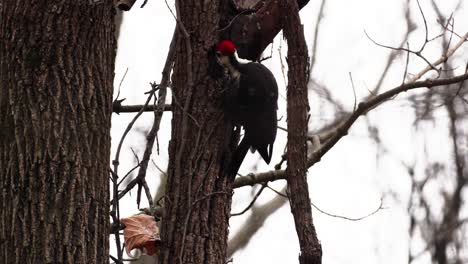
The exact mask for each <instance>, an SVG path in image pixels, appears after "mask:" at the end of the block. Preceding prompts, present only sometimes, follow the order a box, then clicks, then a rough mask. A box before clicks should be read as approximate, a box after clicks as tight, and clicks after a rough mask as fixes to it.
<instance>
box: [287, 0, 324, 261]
mask: <svg viewBox="0 0 468 264" xmlns="http://www.w3.org/2000/svg"><path fill="white" fill-rule="evenodd" d="M282 2H283V4H284V5H283V7H284V10H286V11H285V13H286V14H287V16H286V17H285V18H284V20H283V21H284V27H283V32H284V36H285V38H286V40H287V43H288V56H287V58H286V60H287V62H288V67H289V70H288V87H287V102H288V106H287V117H288V120H287V122H288V143H287V149H288V151H287V153H286V156H287V160H288V167H287V168H286V179H287V181H288V191H289V200H290V204H291V211H292V214H293V216H294V222H295V224H296V232H297V236H298V238H299V245H300V250H301V251H300V254H299V263H301V264H320V263H322V248H321V245H320V242H319V241H318V238H317V233H316V232H315V227H314V223H313V221H312V208H311V206H310V198H309V189H308V187H309V186H308V184H307V144H306V142H307V127H308V125H307V112H308V111H309V103H308V97H307V82H308V74H309V64H308V55H307V46H306V41H305V38H304V29H303V26H302V25H301V19H300V17H299V9H298V6H297V3H296V2H295V1H291V0H283V1H282Z"/></svg>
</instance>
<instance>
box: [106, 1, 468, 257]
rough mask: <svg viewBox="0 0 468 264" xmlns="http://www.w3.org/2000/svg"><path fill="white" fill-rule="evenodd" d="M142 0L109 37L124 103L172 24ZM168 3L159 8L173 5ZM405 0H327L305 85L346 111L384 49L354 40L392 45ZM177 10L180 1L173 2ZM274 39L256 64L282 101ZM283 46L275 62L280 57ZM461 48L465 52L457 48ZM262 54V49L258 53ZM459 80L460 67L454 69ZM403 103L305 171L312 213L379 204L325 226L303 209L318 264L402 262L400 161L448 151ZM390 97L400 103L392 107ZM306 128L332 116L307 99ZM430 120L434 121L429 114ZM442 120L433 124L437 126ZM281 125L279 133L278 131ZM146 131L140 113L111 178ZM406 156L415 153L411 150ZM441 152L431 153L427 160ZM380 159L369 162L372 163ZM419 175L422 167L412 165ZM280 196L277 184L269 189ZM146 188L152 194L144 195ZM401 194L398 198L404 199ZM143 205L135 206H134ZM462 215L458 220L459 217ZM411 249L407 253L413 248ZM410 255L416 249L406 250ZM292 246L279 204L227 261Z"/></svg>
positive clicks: (140, 95)
mask: <svg viewBox="0 0 468 264" xmlns="http://www.w3.org/2000/svg"><path fill="white" fill-rule="evenodd" d="M141 2H142V1H137V3H136V4H135V6H134V7H133V9H132V10H131V11H130V12H127V13H125V16H124V23H123V27H122V29H121V35H120V39H119V49H118V55H117V60H116V71H115V72H116V79H115V86H116V90H117V87H118V84H119V82H120V79H121V78H122V76H123V74H124V72H125V71H126V69H127V68H128V74H127V76H126V78H125V80H124V82H123V84H122V88H121V93H120V98H127V100H126V101H125V103H127V104H142V103H143V102H144V99H145V98H146V97H145V95H144V92H145V91H148V90H149V88H150V86H149V82H153V81H156V82H159V81H160V79H161V71H162V68H163V65H164V62H165V58H166V55H167V51H168V47H169V43H170V40H171V36H172V32H173V28H174V26H175V21H174V18H173V17H172V15H171V13H170V12H169V10H168V8H167V7H166V5H165V3H164V1H148V4H147V6H146V7H145V8H143V9H141V8H139V6H140V4H141ZM172 2H173V1H169V3H170V6H171V7H173V3H172ZM405 2H406V1H405V0H353V1H342V0H341V1H340V0H327V1H326V7H325V12H324V19H323V20H322V24H321V33H320V35H319V40H318V46H317V54H315V56H316V60H317V61H316V65H315V68H314V72H313V75H312V78H313V79H314V80H317V81H318V82H320V83H321V84H324V85H326V86H327V87H329V88H330V90H331V92H332V94H333V95H334V96H335V97H336V98H338V99H339V100H340V101H341V102H342V103H343V104H344V105H345V107H346V110H351V109H352V108H353V104H354V97H353V90H352V88H351V83H350V80H349V73H351V74H352V76H353V80H354V85H355V88H356V93H357V97H358V100H359V98H362V97H364V96H367V95H368V93H369V92H368V90H370V89H372V88H373V87H374V85H375V84H376V82H377V80H378V79H379V77H380V74H381V72H382V71H383V68H384V66H385V61H386V58H387V56H388V54H389V50H386V49H383V48H380V47H377V46H376V45H374V44H372V43H371V42H370V41H369V40H368V39H367V38H366V36H365V35H364V30H366V31H367V32H368V33H369V35H370V36H372V37H373V39H375V40H377V41H379V42H380V43H385V44H387V45H393V46H396V45H398V44H399V43H400V42H401V40H402V38H403V32H404V31H405V26H404V23H405V22H404V9H403V6H404V4H405ZM410 2H411V3H410V4H411V9H412V12H413V13H414V14H415V15H414V17H415V21H416V22H417V26H418V29H417V30H416V32H415V33H414V34H412V35H411V36H410V39H409V42H410V46H411V47H413V48H415V49H416V48H417V47H418V45H420V44H421V43H422V42H423V40H424V27H423V23H422V19H421V17H420V15H418V12H419V11H418V9H417V5H416V1H415V0H411V1H410ZM420 2H421V5H422V8H423V10H424V11H425V15H426V19H427V23H428V27H429V36H430V37H432V36H435V35H437V34H439V33H440V32H441V28H440V26H438V24H437V21H436V15H435V14H434V13H433V11H432V8H431V6H430V1H429V0H420ZM437 2H438V3H441V9H442V11H443V13H444V14H445V15H446V16H447V17H448V16H449V15H450V13H452V12H454V11H455V10H454V6H455V3H456V2H458V1H455V0H439V1H437ZM182 3H183V1H182ZM319 4H320V1H318V0H311V1H310V3H309V4H308V5H307V6H306V7H305V8H304V9H303V10H302V11H301V18H302V22H303V24H304V26H305V29H304V30H305V34H306V39H307V42H308V45H309V49H310V48H311V45H312V40H313V31H314V29H315V23H316V20H317V13H318V7H319ZM467 11H468V10H467V5H466V3H464V4H463V5H462V8H461V9H458V10H456V12H455V13H454V17H455V30H456V31H457V32H459V33H461V34H463V33H465V32H466V31H468V15H467V14H468V12H467ZM281 38H282V36H281V35H278V37H277V38H276V39H275V41H274V49H273V58H272V59H270V60H268V61H266V62H265V65H266V66H267V67H269V68H270V69H271V70H272V71H273V73H274V74H275V76H276V78H277V81H278V84H279V85H280V94H282V95H284V96H285V90H284V83H285V81H284V79H283V75H282V73H281V67H280V63H279V54H278V51H277V50H278V45H279V42H280V39H281ZM285 46H286V45H285V44H284V41H283V52H282V54H283V56H284V55H285V54H286V47H285ZM465 46H468V45H465ZM428 51H432V52H428V53H427V54H426V55H427V57H428V58H430V59H432V60H433V59H435V58H437V57H438V56H440V53H439V45H438V44H437V43H436V42H434V44H432V45H431V46H430V47H428ZM266 53H268V54H269V53H270V47H269V48H267V49H266ZM457 54H464V55H463V57H462V58H464V61H465V62H466V61H467V54H468V48H467V47H464V48H462V49H460V50H459V53H457ZM405 56H406V55H405V54H403V56H400V57H399V60H398V62H397V63H396V64H394V66H393V67H392V69H391V70H390V74H389V76H388V78H386V79H385V81H384V85H383V89H390V88H392V87H395V86H396V85H399V84H400V83H401V78H402V75H403V70H404V60H405ZM424 66H425V65H424V64H423V63H422V62H421V61H420V60H417V59H413V60H411V62H410V65H409V72H410V73H415V72H418V71H420V70H421V69H422V68H423V67H424ZM459 66H460V69H458V70H456V73H460V72H461V71H462V70H463V69H464V67H463V66H464V65H459ZM403 98H404V96H403V97H401V98H400V97H398V98H397V99H396V100H393V101H392V102H389V103H385V104H384V105H381V106H379V108H378V109H376V110H374V111H373V112H372V113H371V114H369V115H368V116H367V118H361V119H359V120H358V122H357V123H356V124H355V125H354V126H353V127H352V129H351V130H350V133H349V135H348V136H346V137H345V138H343V139H342V140H341V141H340V142H339V143H338V144H337V145H336V146H335V147H334V148H333V149H332V150H331V151H330V152H329V153H327V154H326V155H325V156H324V157H323V158H322V160H321V161H320V162H319V163H318V164H316V165H315V166H314V167H312V168H311V169H309V184H310V193H311V199H312V201H313V203H314V204H316V205H317V206H319V207H320V208H321V209H323V210H325V211H327V212H330V213H333V214H339V215H344V216H348V217H360V216H363V215H366V214H368V213H369V212H371V211H373V210H375V209H376V208H377V207H378V206H379V203H380V199H381V197H383V199H384V206H385V207H386V209H385V210H381V211H379V212H378V213H377V214H375V215H373V216H371V217H369V218H366V219H365V220H362V221H358V222H350V221H345V220H341V219H336V218H332V217H329V216H326V215H323V214H321V213H319V212H318V211H316V210H315V209H314V210H313V217H314V222H315V226H316V229H317V232H318V236H319V239H320V240H321V242H322V247H323V263H324V264H328V263H334V264H341V263H342V264H353V263H356V264H366V263H382V264H385V263H388V264H390V263H392V264H393V263H407V255H408V251H407V250H408V219H407V216H406V211H405V203H406V202H407V199H408V197H407V194H408V188H409V178H408V175H407V173H406V171H405V169H404V168H403V167H402V166H401V163H400V160H403V161H405V162H407V163H408V164H412V163H415V162H416V163H417V162H424V160H421V159H422V153H421V151H422V149H423V147H424V144H428V142H430V148H429V152H431V151H432V150H437V151H433V152H434V153H435V154H434V155H431V158H432V159H434V160H438V159H446V158H447V155H445V154H446V153H448V151H450V146H448V144H445V142H444V141H443V139H444V138H445V137H447V134H446V130H445V127H442V128H441V127H436V126H433V125H430V124H428V125H427V126H424V127H422V128H421V129H420V131H419V132H418V133H416V132H415V131H414V129H413V127H412V122H413V118H414V114H413V111H412V110H411V109H410V108H409V107H407V104H405V101H404V100H403ZM399 99H400V100H399ZM279 104H280V111H282V112H281V113H280V115H285V113H284V109H285V99H284V97H281V96H280V99H279ZM310 104H311V113H310V114H311V125H314V124H316V125H320V124H322V125H323V124H324V123H327V122H329V121H332V120H334V118H335V117H334V116H333V114H331V113H330V112H329V111H327V109H321V108H320V107H319V106H320V105H321V104H320V99H317V98H311V101H310ZM436 115H437V113H436ZM444 116H445V113H444V112H441V113H440V116H438V118H439V120H442V121H441V122H440V123H439V124H445V123H444V118H445V117H444ZM132 117H133V114H121V115H120V116H118V115H114V116H113V119H112V121H113V124H112V129H113V130H112V139H113V147H112V153H113V155H114V154H115V149H116V146H117V143H118V140H119V139H120V136H121V134H122V133H123V130H124V129H125V127H126V125H127V124H128V122H129V121H130V119H131V118H132ZM170 118H171V116H170V114H169V113H165V114H164V118H163V122H162V124H161V130H160V132H159V142H160V155H157V153H156V151H154V155H155V156H154V160H155V162H156V163H157V164H158V165H159V166H160V167H161V168H163V169H165V168H166V166H167V159H168V158H167V142H168V139H169V135H170ZM284 121H285V118H283V119H282V121H281V122H282V123H281V124H280V125H282V126H284V127H285V126H286V124H284ZM367 122H372V123H373V124H376V125H377V126H378V128H379V129H380V136H381V138H382V140H383V144H384V146H385V147H386V148H388V149H390V153H388V154H385V155H381V156H378V149H377V148H376V146H375V144H374V143H373V141H372V140H371V139H370V138H369V135H368V132H367ZM151 123H152V114H145V115H144V116H143V117H142V118H140V119H139V121H138V122H137V123H136V130H135V131H134V132H131V133H130V134H129V136H128V137H127V140H126V144H125V145H124V149H123V153H122V157H121V161H122V165H121V168H120V171H125V170H126V169H128V168H130V167H131V166H133V164H134V159H133V154H132V153H131V151H130V148H133V149H135V150H136V152H137V153H139V154H140V156H141V155H142V153H143V147H144V144H145V139H144V135H143V134H141V131H142V130H143V131H144V130H145V129H148V127H150V126H151ZM285 137H286V134H285V133H284V132H281V131H279V132H278V139H277V142H276V144H275V153H274V155H273V159H272V163H271V164H270V166H267V165H266V164H264V162H263V161H261V162H260V163H259V166H258V167H257V170H258V171H265V170H268V169H272V164H273V165H274V164H275V163H277V162H278V161H279V159H280V156H281V154H282V150H283V149H284V145H285V143H286V142H285ZM415 149H419V150H420V151H419V152H416V151H415ZM437 153H441V154H440V155H436V154H437ZM378 157H380V159H379V160H377V158H378ZM246 159H247V160H248V161H246V162H244V164H243V166H242V167H241V170H240V173H248V172H250V171H251V169H252V165H253V164H254V163H255V162H256V161H257V160H258V154H257V153H254V154H250V153H249V154H248V156H247V158H246ZM421 168H423V167H422V164H421ZM149 172H150V173H149V179H148V180H149V182H150V185H151V186H152V187H156V186H157V184H159V180H158V172H157V170H156V169H155V168H154V167H153V166H151V165H150V170H149ZM271 186H272V187H274V188H276V189H278V190H279V189H281V188H282V187H283V186H284V182H275V183H272V184H271ZM153 189H155V188H153ZM390 191H391V192H394V193H396V194H397V197H398V199H394V198H392V197H388V196H389V195H388V193H389V192H390ZM405 195H406V196H405ZM135 196H136V192H133V193H132V196H131V197H129V198H126V199H125V200H124V201H123V206H124V210H123V212H122V214H123V216H128V215H132V214H135V213H137V212H138V211H137V209H136V206H135ZM250 197H251V188H250V187H245V188H242V189H240V190H236V191H235V194H234V200H233V211H236V212H237V211H240V210H242V209H243V208H244V207H245V206H246V205H247V204H248V203H249V202H250V199H251V198H250ZM272 197H274V193H272V192H271V191H269V190H265V191H264V192H263V194H262V196H261V197H260V199H259V201H258V203H259V204H262V203H265V202H266V201H268V200H269V199H271V198H272ZM144 206H145V205H144ZM464 214H465V215H467V214H468V213H467V212H466V209H465V212H464ZM247 216H248V213H246V214H245V216H241V217H237V218H234V219H232V221H231V231H230V232H231V234H233V233H235V232H236V230H238V228H240V227H241V225H242V223H243V220H245V219H246V217H247ZM415 247H417V245H415ZM415 250H416V251H417V248H415ZM298 252H299V248H298V242H297V238H296V233H295V229H294V222H293V218H292V216H291V214H290V208H289V206H288V205H285V206H283V207H282V208H281V209H280V210H278V211H277V212H276V213H275V214H274V215H272V216H271V217H270V218H269V219H268V220H267V222H266V224H265V226H264V227H263V228H262V229H261V230H260V231H259V232H258V233H257V235H256V236H255V237H254V238H253V239H252V240H251V243H250V244H249V245H248V246H247V247H246V248H245V249H244V250H242V251H240V252H238V253H237V254H235V255H234V263H242V264H249V263H252V264H253V263H272V264H277V263H278V264H279V263H297V257H298ZM419 263H430V259H429V258H428V256H427V255H426V256H423V257H421V258H420V262H419Z"/></svg>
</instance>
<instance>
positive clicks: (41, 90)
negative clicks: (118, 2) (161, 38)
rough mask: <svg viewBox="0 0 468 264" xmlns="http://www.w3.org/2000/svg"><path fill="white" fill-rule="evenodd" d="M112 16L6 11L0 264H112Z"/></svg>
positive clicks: (73, 4)
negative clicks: (110, 217) (110, 190)
mask: <svg viewBox="0 0 468 264" xmlns="http://www.w3.org/2000/svg"><path fill="white" fill-rule="evenodd" d="M113 16H114V11H113V3H112V1H110V0H106V1H58V2H57V1H48V0H39V1H32V0H18V1H2V2H1V3H0V188H1V189H0V263H107V262H108V247H109V246H108V233H109V215H108V213H109V207H108V202H109V194H108V191H109V190H108V189H109V182H108V179H109V177H108V168H109V154H110V153H109V152H110V121H111V105H112V83H113V77H114V57H115V40H114V21H113Z"/></svg>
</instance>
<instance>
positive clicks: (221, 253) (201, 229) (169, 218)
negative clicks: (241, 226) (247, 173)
mask: <svg viewBox="0 0 468 264" xmlns="http://www.w3.org/2000/svg"><path fill="white" fill-rule="evenodd" d="M220 2H223V1H220ZM222 6H223V5H222V3H221V4H220V3H219V1H193V0H190V1H189V0H184V1H176V9H177V16H178V19H179V26H178V27H179V30H180V37H179V38H178V41H177V45H176V53H175V54H176V58H175V62H174V71H173V76H172V109H173V110H172V113H173V119H172V135H171V141H170V145H169V166H168V172H167V174H168V177H167V187H166V196H165V199H164V209H165V213H164V217H163V219H162V225H161V239H162V246H161V252H160V256H159V261H160V263H161V264H175V263H195V264H196V263H225V262H226V247H227V236H228V224H229V214H230V203H231V190H230V189H229V190H228V187H227V178H226V177H224V176H223V175H221V174H222V173H221V171H222V166H221V165H222V163H223V159H224V157H223V156H224V151H225V148H224V147H223V146H225V145H226V143H225V142H227V140H228V139H229V133H228V130H227V129H226V128H227V125H226V124H225V121H224V114H223V110H222V105H221V100H220V98H221V89H220V87H219V86H216V85H215V82H214V81H213V79H212V78H211V77H209V75H208V59H207V58H208V53H207V52H208V50H209V49H210V48H211V47H212V46H213V45H214V44H215V43H216V42H217V41H218V21H219V17H220V13H221V9H223V8H222Z"/></svg>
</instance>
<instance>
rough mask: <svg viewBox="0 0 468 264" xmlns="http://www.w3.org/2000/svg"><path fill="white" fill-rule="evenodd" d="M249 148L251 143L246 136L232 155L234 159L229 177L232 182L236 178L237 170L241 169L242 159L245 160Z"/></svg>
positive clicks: (230, 166)
mask: <svg viewBox="0 0 468 264" xmlns="http://www.w3.org/2000/svg"><path fill="white" fill-rule="evenodd" d="M249 148H250V144H249V143H248V141H247V140H246V138H245V137H244V138H243V139H242V141H241V142H240V144H239V146H237V148H236V151H235V152H234V155H232V160H231V163H230V165H229V171H228V177H229V180H230V181H231V182H233V181H234V179H235V178H236V175H237V172H238V171H239V168H240V166H241V164H242V161H243V160H244V158H245V155H247V152H248V151H249Z"/></svg>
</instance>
